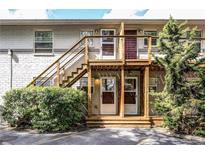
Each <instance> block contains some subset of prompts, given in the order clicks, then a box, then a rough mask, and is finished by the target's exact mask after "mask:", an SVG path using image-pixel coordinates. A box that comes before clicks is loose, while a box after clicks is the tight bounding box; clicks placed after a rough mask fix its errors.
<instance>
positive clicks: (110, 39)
mask: <svg viewBox="0 0 205 154" xmlns="http://www.w3.org/2000/svg"><path fill="white" fill-rule="evenodd" d="M113 35H114V30H102V36H113ZM102 42H114V38H113V37H103V38H102Z"/></svg>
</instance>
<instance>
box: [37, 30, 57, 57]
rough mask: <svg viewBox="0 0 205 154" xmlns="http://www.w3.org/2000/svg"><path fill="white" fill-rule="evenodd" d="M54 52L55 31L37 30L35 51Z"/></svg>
mask: <svg viewBox="0 0 205 154" xmlns="http://www.w3.org/2000/svg"><path fill="white" fill-rule="evenodd" d="M52 52H53V32H52V31H36V32H35V53H52Z"/></svg>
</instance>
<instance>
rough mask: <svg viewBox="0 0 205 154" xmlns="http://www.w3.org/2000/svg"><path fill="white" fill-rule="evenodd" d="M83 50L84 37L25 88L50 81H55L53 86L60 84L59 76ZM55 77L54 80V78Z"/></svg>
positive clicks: (42, 84)
mask: <svg viewBox="0 0 205 154" xmlns="http://www.w3.org/2000/svg"><path fill="white" fill-rule="evenodd" d="M84 49H85V37H83V38H82V39H80V40H79V41H78V42H77V43H76V44H75V45H74V46H73V47H72V48H70V49H69V50H67V51H66V52H65V53H64V54H63V55H62V56H60V57H59V58H58V59H57V60H56V61H54V62H53V63H52V64H51V65H50V66H49V67H48V68H46V69H45V70H44V71H43V72H42V73H41V74H39V75H38V76H37V77H35V78H34V79H33V80H32V81H31V82H30V83H29V84H28V85H27V87H29V86H31V85H34V86H35V85H38V86H44V85H47V84H48V81H49V80H50V79H54V80H55V81H56V83H55V85H57V86H58V85H59V84H60V75H61V74H62V71H63V70H64V69H65V67H66V66H67V65H68V64H69V63H70V62H72V61H73V60H74V59H75V58H77V56H79V55H80V54H81V53H82V54H84V53H83V52H84ZM55 77H56V78H55Z"/></svg>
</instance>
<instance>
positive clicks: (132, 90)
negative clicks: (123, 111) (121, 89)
mask: <svg viewBox="0 0 205 154" xmlns="http://www.w3.org/2000/svg"><path fill="white" fill-rule="evenodd" d="M125 104H136V79H125Z"/></svg>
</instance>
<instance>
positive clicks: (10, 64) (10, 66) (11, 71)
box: [8, 49, 13, 89]
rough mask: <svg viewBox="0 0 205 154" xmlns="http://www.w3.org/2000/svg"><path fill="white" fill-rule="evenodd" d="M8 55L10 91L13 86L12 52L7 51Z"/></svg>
mask: <svg viewBox="0 0 205 154" xmlns="http://www.w3.org/2000/svg"><path fill="white" fill-rule="evenodd" d="M8 55H10V62H9V69H10V89H12V86H13V84H12V83H13V62H12V59H13V51H12V50H11V49H8Z"/></svg>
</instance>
